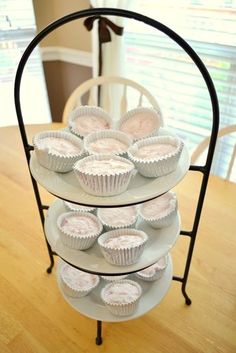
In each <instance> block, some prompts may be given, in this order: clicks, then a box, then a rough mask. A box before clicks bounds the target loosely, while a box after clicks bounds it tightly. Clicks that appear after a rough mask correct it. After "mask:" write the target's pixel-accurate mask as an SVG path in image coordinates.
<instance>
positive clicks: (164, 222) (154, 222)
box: [139, 191, 178, 229]
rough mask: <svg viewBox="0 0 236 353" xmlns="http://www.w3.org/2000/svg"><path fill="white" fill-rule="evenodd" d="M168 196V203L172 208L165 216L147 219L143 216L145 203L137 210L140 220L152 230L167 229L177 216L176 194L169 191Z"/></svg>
mask: <svg viewBox="0 0 236 353" xmlns="http://www.w3.org/2000/svg"><path fill="white" fill-rule="evenodd" d="M168 194H171V195H172V198H171V200H170V202H171V204H172V206H173V207H172V210H171V211H170V212H168V213H167V214H166V215H163V216H162V215H160V216H159V215H158V214H157V215H156V217H147V216H145V215H144V214H143V208H144V207H145V203H143V204H142V205H141V206H140V209H139V215H140V218H141V219H143V220H144V221H145V222H146V223H148V224H149V225H150V226H151V227H152V228H156V229H160V228H165V227H169V226H170V225H171V224H172V223H173V222H174V220H175V218H176V216H177V210H178V201H177V197H176V194H175V193H174V192H171V191H169V192H168ZM148 202H149V201H148Z"/></svg>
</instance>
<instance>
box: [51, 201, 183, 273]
mask: <svg viewBox="0 0 236 353" xmlns="http://www.w3.org/2000/svg"><path fill="white" fill-rule="evenodd" d="M66 211H67V210H66V208H65V206H64V203H63V201H61V200H56V201H55V202H54V203H53V204H52V205H51V206H50V208H49V210H48V214H47V216H46V219H45V225H44V228H45V234H46V238H47V240H48V242H49V244H50V245H51V247H52V250H53V251H55V252H56V253H57V254H58V255H59V256H60V257H61V258H62V259H63V260H65V261H66V262H68V263H70V264H71V265H73V266H76V267H77V268H79V269H81V270H84V271H87V272H92V273H97V274H107V275H109V274H111V273H115V274H124V273H131V272H136V271H139V270H140V269H143V268H145V267H148V266H150V265H152V264H153V263H154V262H156V261H158V260H159V259H160V258H161V257H162V256H164V255H165V254H167V253H168V252H169V251H170V249H171V248H172V247H173V246H174V244H175V242H176V241H177V239H178V237H179V233H180V216H179V214H178V215H177V217H176V218H175V220H174V222H173V223H172V224H171V225H170V226H169V227H166V228H162V229H153V228H151V227H150V226H149V225H147V224H146V223H145V222H143V221H141V220H138V222H137V223H136V227H135V228H136V229H140V230H143V231H144V232H145V233H147V234H148V236H149V239H148V242H147V245H146V247H145V249H144V252H143V254H142V256H141V258H140V259H139V261H138V262H137V263H136V264H133V265H129V266H116V265H111V264H109V263H108V262H106V260H105V259H104V257H103V255H102V253H101V250H100V248H99V245H98V244H97V242H96V243H95V244H94V245H93V246H92V247H91V248H90V249H88V250H83V251H81V250H74V249H70V248H69V247H67V246H65V245H64V244H63V243H62V241H61V238H60V231H59V229H58V228H57V218H58V216H59V215H60V214H61V213H63V212H66Z"/></svg>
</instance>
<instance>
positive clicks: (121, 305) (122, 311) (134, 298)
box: [101, 279, 142, 316]
mask: <svg viewBox="0 0 236 353" xmlns="http://www.w3.org/2000/svg"><path fill="white" fill-rule="evenodd" d="M141 295H142V288H141V286H140V285H139V284H138V283H137V282H135V281H131V280H126V279H124V280H121V281H117V282H112V283H109V284H107V285H106V286H105V287H104V288H103V289H102V291H101V298H102V300H103V302H104V304H105V305H106V307H107V309H108V310H109V311H110V312H111V313H112V314H114V315H118V316H127V315H132V314H133V313H134V312H135V310H136V309H137V306H138V303H139V299H140V297H141Z"/></svg>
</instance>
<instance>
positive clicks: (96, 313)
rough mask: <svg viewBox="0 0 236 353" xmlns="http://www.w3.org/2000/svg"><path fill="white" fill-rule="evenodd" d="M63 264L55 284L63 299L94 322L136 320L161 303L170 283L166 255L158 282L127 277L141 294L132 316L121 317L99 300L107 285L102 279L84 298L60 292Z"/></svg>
mask: <svg viewBox="0 0 236 353" xmlns="http://www.w3.org/2000/svg"><path fill="white" fill-rule="evenodd" d="M63 263H64V262H63V261H62V260H60V261H59V262H58V267H57V282H58V286H59V288H60V291H61V293H62V295H63V297H64V298H65V300H66V301H67V302H68V303H69V304H70V305H71V306H72V307H73V308H74V309H75V310H77V311H78V312H80V313H81V314H83V315H85V316H87V317H89V318H91V319H94V320H101V321H107V322H121V321H128V320H132V319H136V318H138V317H140V316H142V315H144V314H146V313H147V312H148V311H149V310H151V309H153V308H154V307H155V306H156V305H158V304H159V303H160V302H161V300H162V299H163V298H164V296H165V295H166V293H167V291H168V289H169V287H170V284H171V281H172V273H173V268H172V260H171V256H170V255H168V265H167V268H166V270H165V272H164V274H163V277H161V278H160V279H159V280H158V281H155V282H145V281H143V280H141V279H139V278H137V277H136V276H134V275H129V277H128V278H129V279H132V280H134V281H136V282H138V283H139V284H140V285H141V287H142V290H143V294H142V296H141V298H140V301H139V304H138V308H137V310H136V311H135V312H134V313H133V314H132V315H129V316H123V317H121V316H115V315H113V314H111V313H110V312H109V311H108V309H107V308H106V306H105V305H104V303H103V302H102V300H101V297H100V293H101V290H102V288H103V287H104V286H105V285H106V284H107V282H106V281H104V280H103V279H101V280H100V283H99V285H98V287H96V288H95V289H94V290H93V291H92V292H91V293H90V294H89V295H87V296H85V297H82V298H71V297H69V296H67V295H66V294H65V293H64V292H63V290H62V285H61V277H60V268H61V266H62V265H63Z"/></svg>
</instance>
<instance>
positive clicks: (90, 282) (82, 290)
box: [60, 264, 99, 298]
mask: <svg viewBox="0 0 236 353" xmlns="http://www.w3.org/2000/svg"><path fill="white" fill-rule="evenodd" d="M60 276H61V281H62V287H63V291H64V293H65V294H66V295H68V296H69V297H73V298H81V297H84V296H86V295H88V294H89V293H90V292H91V291H92V290H93V289H95V288H96V287H97V285H98V284H99V276H97V275H94V274H90V273H86V272H84V271H81V270H78V269H76V268H74V267H72V266H70V265H68V264H64V265H63V266H62V267H61V268H60Z"/></svg>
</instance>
